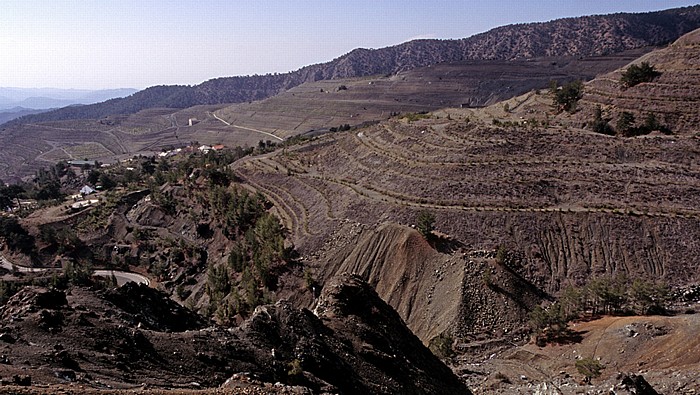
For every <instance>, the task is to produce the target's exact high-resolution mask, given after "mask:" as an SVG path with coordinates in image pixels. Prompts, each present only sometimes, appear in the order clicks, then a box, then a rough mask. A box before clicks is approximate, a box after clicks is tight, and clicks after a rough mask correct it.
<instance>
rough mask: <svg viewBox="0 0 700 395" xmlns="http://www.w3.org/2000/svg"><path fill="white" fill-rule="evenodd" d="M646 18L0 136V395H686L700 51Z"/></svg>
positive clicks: (697, 233) (338, 66) (348, 67)
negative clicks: (608, 33)
mask: <svg viewBox="0 0 700 395" xmlns="http://www.w3.org/2000/svg"><path fill="white" fill-rule="evenodd" d="M697 9H698V7H697V6H696V7H690V8H688V9H682V10H684V11H683V12H680V11H678V12H680V13H681V14H682V16H683V18H685V19H684V20H686V21H687V20H691V19H692V17H693V15H695V13H694V11H696V10H697ZM654 15H656V14H649V15H646V14H645V15H644V16H637V17H635V18H638V19H635V20H637V21H638V22H639V21H642V20H644V21H646V22H648V23H650V24H652V25H654V23H656V24H655V25H654V26H657V27H658V26H665V27H666V28H668V29H661V28H659V29H661V30H659V31H657V37H656V39H644V40H642V39H640V38H639V36H638V35H635V34H631V33H630V32H629V31H628V30H624V29H622V30H623V33H620V34H621V35H622V36H620V38H619V39H620V41H621V42H623V43H622V44H620V45H619V46H615V45H613V44H612V43H611V42H610V41H606V40H602V39H601V40H598V41H599V42H598V43H596V42H594V40H592V39H593V38H595V37H594V36H595V35H592V37H591V40H583V38H582V33H581V32H577V33H576V34H575V35H573V33H572V35H573V36H575V37H574V38H572V39H571V41H570V43H569V44H570V46H569V47H566V48H564V47H560V46H559V45H558V44H557V42H558V41H559V40H554V41H553V42H552V43H550V44H551V45H550V46H548V47H547V48H540V49H537V48H534V47H532V45H534V44H533V43H531V42H529V41H527V40H525V38H523V37H525V36H526V35H527V34H530V33H532V32H533V31H540V30H541V29H545V30H546V28H550V29H555V30H556V31H557V32H559V33H557V34H555V36H556V37H559V38H561V40H564V39H563V38H562V37H564V36H566V35H564V34H563V33H561V31H562V30H565V29H564V27H562V26H563V25H565V24H567V23H569V24H573V26H578V27H581V26H584V27H585V26H589V24H590V23H593V22H591V21H597V22H595V23H594V26H598V25H597V24H599V23H602V24H608V23H611V22H610V20H609V19H607V18H600V19H596V18H595V17H591V18H593V19H590V18H588V19H587V18H583V19H581V20H580V21H579V22H576V21H577V20H576V19H572V20H569V21H568V22H561V21H559V22H557V21H555V22H551V23H549V24H541V25H534V26H532V25H522V26H520V28H519V29H516V28H515V27H513V28H512V29H515V30H511V28H508V29H502V30H501V37H511V38H512V40H511V41H513V42H515V43H518V44H517V45H515V44H513V46H514V47H515V48H514V49H512V50H513V51H514V52H515V53H518V54H519V55H513V56H511V57H506V58H505V59H502V58H501V55H502V54H504V53H507V52H508V51H506V50H504V49H502V48H501V46H502V45H505V44H504V43H505V42H506V41H507V40H505V39H504V40H502V41H500V42H499V46H496V47H491V46H488V45H486V44H485V43H489V42H491V41H489V37H492V36H490V35H488V34H486V35H483V36H475V38H473V39H472V40H471V41H468V42H467V41H464V42H462V44H463V46H464V48H462V50H466V49H469V50H473V51H476V49H474V48H481V49H480V51H481V52H479V54H477V55H474V57H473V58H469V59H465V58H463V57H460V56H457V55H456V54H458V52H450V51H448V50H445V49H444V48H443V47H444V46H447V47H450V48H451V47H452V45H453V44H455V43H453V42H451V41H450V42H445V43H440V42H439V41H438V42H432V41H428V42H418V43H413V44H410V45H407V46H405V47H401V48H404V49H406V48H408V49H406V50H407V51H408V52H406V54H405V56H406V57H407V58H413V57H418V59H419V60H420V61H418V60H416V61H415V62H413V61H411V62H408V61H407V62H408V63H407V64H410V67H409V66H406V67H405V68H404V67H401V65H400V64H398V63H397V64H393V63H391V62H389V63H391V64H390V65H389V66H392V67H394V66H395V69H394V68H391V69H390V70H388V71H385V70H384V68H383V67H389V66H387V65H386V64H385V65H379V64H377V63H376V62H374V61H371V60H368V59H372V58H374V57H378V58H380V59H389V58H392V56H394V55H391V54H393V53H394V52H392V51H396V50H397V48H399V47H391V49H390V50H386V51H383V52H380V51H379V50H377V52H376V53H375V52H372V51H369V52H364V51H361V50H358V51H354V52H353V53H351V54H348V55H347V56H344V57H341V58H339V59H336V60H334V61H333V62H331V63H328V64H325V66H324V67H323V68H322V67H321V66H319V65H316V66H309V68H305V69H302V70H300V71H298V72H296V74H290V75H284V76H282V75H275V76H274V77H275V81H277V79H280V80H283V79H285V78H292V77H291V76H299V75H301V74H304V73H310V72H311V70H317V71H318V78H316V77H314V78H311V77H309V78H303V81H302V80H299V81H296V80H294V81H295V83H291V82H289V81H287V84H286V85H285V87H284V89H282V88H279V87H278V86H277V85H275V84H272V83H269V84H267V83H265V84H263V85H264V86H265V89H262V88H260V89H252V90H251V92H253V93H251V92H247V91H244V90H240V91H236V92H233V91H231V92H228V91H226V90H225V89H223V88H222V89H221V91H217V90H216V89H214V88H212V86H219V87H221V86H225V85H226V84H227V83H231V80H219V81H217V80H212V82H209V83H205V84H202V85H200V86H197V87H193V88H192V89H194V91H196V92H199V94H201V95H205V94H204V93H202V92H206V94H207V95H214V96H216V97H226V98H230V97H233V96H229V95H234V96H235V97H237V98H239V99H241V100H238V99H236V100H226V101H225V102H223V101H222V102H216V103H214V102H213V101H214V100H212V102H206V103H203V102H197V103H195V105H192V106H189V105H188V106H184V108H181V107H179V104H178V105H173V106H157V105H154V106H144V107H143V108H141V107H139V106H134V107H129V110H128V111H126V110H125V111H114V112H111V113H109V114H102V113H101V112H102V111H107V110H106V109H107V108H108V105H107V104H104V105H95V107H89V108H85V109H83V110H85V111H88V112H90V111H93V110H94V111H97V112H99V113H100V116H97V117H92V118H89V117H85V118H84V117H81V116H75V117H73V118H64V116H67V115H66V114H68V113H70V111H73V110H66V111H65V112H60V111H59V112H49V113H45V114H40V116H41V117H49V118H50V117H55V119H49V118H41V117H39V116H37V117H36V118H24V119H22V118H20V119H19V121H13V122H10V123H7V124H4V125H1V126H0V129H2V130H1V131H0V147H2V148H1V149H0V178H2V179H3V181H12V182H14V183H15V187H12V186H9V185H7V186H6V185H3V186H2V189H0V198H2V203H3V204H4V205H5V206H6V207H3V208H4V209H5V210H4V211H6V213H3V215H2V216H0V241H2V244H1V250H0V260H2V265H0V266H1V267H2V268H1V269H0V275H1V279H0V302H2V303H1V304H0V316H2V319H3V325H2V328H0V349H1V351H2V352H1V354H2V357H1V358H0V380H1V381H0V391H2V390H4V389H8V390H10V391H14V392H15V393H21V394H24V393H39V394H44V393H54V392H56V393H92V392H90V391H95V393H111V392H112V391H137V392H136V393H153V394H155V393H160V392H159V391H167V393H174V394H177V393H183V394H189V393H226V394H227V393H280V394H282V393H285V394H286V393H299V394H307V393H345V394H351V393H373V394H374V393H376V394H394V393H416V394H419V393H431V394H432V393H436V394H437V393H440V394H442V393H447V394H449V393H454V394H470V393H471V391H473V392H474V393H494V394H533V393H534V394H578V393H608V392H611V393H615V394H629V393H644V392H639V391H642V390H641V389H640V388H642V387H643V386H644V385H645V384H644V383H646V385H647V386H650V387H653V389H654V390H655V391H659V392H660V393H665V394H671V393H674V394H675V393H678V394H691V393H695V392H697V391H700V382H699V381H698V377H697V371H698V366H699V364H700V361H699V360H698V358H697V355H700V354H699V353H700V343H698V341H697V338H698V333H697V332H698V328H700V326H698V325H699V324H700V321H699V320H700V314H698V313H697V309H698V308H700V291H699V290H698V284H700V226H698V225H699V224H700V193H698V192H699V191H700V163H698V158H700V129H699V127H700V126H698V125H700V118H698V117H699V115H698V114H700V112H698V111H697V104H698V101H699V100H700V94H699V93H698V92H700V85H699V83H700V79H698V78H697V77H698V76H700V64H699V63H698V62H697V59H698V55H699V53H700V30H694V31H691V32H690V33H687V34H683V35H682V36H681V34H680V33H679V34H678V36H675V37H672V38H673V40H672V42H671V43H668V44H664V45H659V44H661V40H662V38H667V39H668V40H671V38H669V37H667V36H666V34H667V33H668V32H669V31H671V30H672V29H671V30H669V29H670V27H669V26H666V25H665V24H664V23H663V20H662V21H661V22H654V19H653V18H652V17H653V16H654ZM674 15H675V14H674ZM624 17H625V16H624V15H623V16H620V18H624ZM646 22H645V23H646ZM640 23H641V22H640ZM613 25H614V24H613ZM625 26H626V25H625ZM627 29H631V28H629V27H627ZM679 29H680V28H679ZM632 30H634V29H632ZM583 31H586V29H583ZM624 32H627V33H624ZM682 33H686V32H685V31H684V32H682ZM624 34H627V35H624ZM668 34H670V33H668ZM516 38H517V39H516ZM480 40H481V41H480ZM467 43H471V44H470V46H467V45H466V44H467ZM474 43H476V44H474ZM479 43H481V44H479ZM423 44H424V45H427V46H428V47H430V48H433V47H440V48H443V51H442V52H439V53H435V54H432V55H430V56H428V55H425V59H428V58H431V59H432V58H437V59H439V61H436V62H434V63H431V61H428V60H425V59H424V58H422V57H420V56H418V53H419V52H420V51H418V50H415V51H413V50H409V49H411V48H413V49H415V48H418V46H420V45H423ZM477 44H479V45H477ZM650 44H654V45H656V46H650ZM467 47H468V48H467ZM421 48H422V46H421ZM465 48H466V49H465ZM494 48H495V49H494ZM498 48H501V50H498ZM516 48H517V51H516ZM555 49H557V51H555ZM613 49H615V51H613ZM491 50H494V51H497V53H498V54H499V55H498V56H496V55H494V54H493V53H492V52H489V51H491ZM489 54H492V55H493V56H488V55H489ZM503 56H505V55H503ZM358 59H360V60H362V62H359V60H358ZM421 59H423V60H424V61H425V62H426V63H427V64H421V62H422V61H423V60H421ZM414 60H415V59H414ZM357 62H359V63H357ZM365 62H366V64H368V65H375V66H373V67H375V68H369V66H367V67H360V65H361V64H365ZM399 63H400V62H399ZM639 64H642V65H646V66H645V67H648V68H649V69H651V70H652V72H651V73H649V76H648V77H649V78H648V79H646V80H644V81H635V82H634V83H631V84H625V83H623V80H624V79H625V76H626V75H628V73H629V72H630V69H633V67H632V65H635V67H636V65H639ZM353 65H354V66H355V67H353ZM367 68H369V69H371V70H374V71H377V70H379V71H381V72H365V71H366V69H367ZM358 70H359V71H358ZM363 70H365V71H363ZM325 73H331V74H332V75H329V76H326V75H325ZM304 75H306V74H304ZM321 77H323V78H321ZM326 77H328V78H326ZM251 78H252V77H251ZM255 78H258V79H256V80H255V81H257V82H256V83H259V82H260V81H267V80H266V79H265V78H263V77H260V76H257V77H255ZM270 78H272V77H270ZM295 78H296V77H295ZM235 81H236V84H238V83H240V84H244V85H245V84H246V83H251V84H253V82H251V81H253V79H251V80H243V79H238V80H235ZM268 82H269V81H268ZM296 82H299V83H298V84H297V83H296ZM217 84H219V85H217ZM261 84H262V83H261ZM266 84H267V85H266ZM156 88H157V89H153V90H151V91H149V93H148V94H150V95H153V96H151V97H150V99H152V100H149V103H161V102H162V103H173V104H175V103H180V102H179V101H178V98H179V96H177V95H174V96H173V95H170V93H172V92H171V91H170V88H168V87H156ZM189 88H190V87H186V88H185V87H177V88H175V87H173V88H172V89H173V90H178V91H182V92H185V91H187V90H188V89H189ZM249 88H250V87H249ZM158 91H160V92H170V93H167V94H165V93H164V94H163V96H162V97H161V96H158V95H156V94H155V92H158ZM144 92H145V91H144ZM246 92H247V93H246ZM144 94H145V93H144ZM183 94H184V93H183ZM248 94H250V95H252V96H250V95H248ZM136 95H138V94H136ZM136 95H135V96H136ZM236 95H238V96H236ZM246 95H248V96H246ZM205 96H206V95H205ZM239 96H240V97H239ZM184 97H186V98H191V97H190V96H187V95H185V96H184ZM207 97H210V96H207ZM212 97H213V96H212ZM199 99H201V97H198V99H197V100H199ZM247 99H250V100H247ZM129 100H136V99H134V97H133V96H132V97H131V98H130V99H129ZM188 100H189V99H188ZM193 100H194V99H193ZM197 100H195V101H197ZM207 100H208V99H207ZM202 101H206V100H202ZM115 103H116V104H115ZM119 103H121V104H119ZM125 103H127V104H128V103H131V102H130V101H128V100H127V101H119V102H112V103H108V104H110V105H118V106H122V105H123V106H127V104H125ZM136 107H139V108H136ZM125 108H126V107H125ZM132 110H133V111H132ZM86 113H87V112H86ZM75 160H77V161H79V162H78V163H70V162H68V161H75ZM82 160H85V161H84V162H83V161H82ZM92 160H96V161H97V163H92ZM84 186H90V190H88V191H87V192H81V193H78V191H81V190H82V188H83V187H84ZM93 187H94V189H93ZM83 195H84V196H83ZM46 196H49V197H46ZM83 199H86V200H87V201H88V202H89V203H87V204H86V205H85V206H79V207H72V205H73V204H76V203H79V202H81V201H83ZM90 199H92V200H90ZM45 269H52V270H45ZM59 269H60V270H59ZM113 270H117V273H118V274H119V278H117V277H115V276H110V275H108V274H110V273H112V271H113ZM130 278H134V279H137V280H138V281H136V282H133V281H127V280H129V279H130ZM137 283H141V284H137ZM630 383H631V384H630ZM35 388H36V389H37V392H31V391H34V389H35ZM171 390H172V391H174V392H170V391H171ZM103 391H104V392H103ZM604 391H607V392H604ZM648 393H656V392H648Z"/></svg>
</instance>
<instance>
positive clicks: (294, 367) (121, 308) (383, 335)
mask: <svg viewBox="0 0 700 395" xmlns="http://www.w3.org/2000/svg"><path fill="white" fill-rule="evenodd" d="M49 296H53V298H52V299H51V300H52V301H53V302H52V301H49V300H48V299H47V298H48V297H49ZM0 316H1V317H2V319H3V327H2V333H3V339H4V340H3V341H4V347H5V350H4V351H3V353H4V357H5V359H6V361H7V363H5V364H0V376H2V377H12V376H13V375H17V374H23V375H26V374H31V376H32V383H36V384H47V383H64V382H67V381H70V382H79V383H82V384H83V385H87V386H92V387H96V388H99V387H102V388H104V386H105V385H111V386H123V385H128V384H129V383H146V384H149V385H154V386H159V387H170V388H173V387H182V386H193V385H195V384H196V387H200V386H204V387H214V386H219V385H221V384H223V383H224V382H226V387H233V388H236V387H238V386H243V385H245V386H246V387H248V386H250V385H257V386H262V387H266V386H268V385H271V384H266V383H276V382H281V383H284V384H287V385H290V386H297V387H304V388H307V389H310V390H312V391H313V393H319V392H333V393H342V394H354V393H371V394H396V393H402V394H469V393H470V392H469V390H468V389H467V388H466V387H465V385H464V384H463V383H461V382H460V381H459V379H458V378H457V377H456V376H455V375H454V374H453V373H452V371H450V369H449V368H447V366H445V365H444V364H443V363H442V362H441V361H440V360H439V359H438V358H437V357H435V356H434V355H432V354H431V353H430V351H429V350H428V349H427V348H426V347H424V346H423V345H422V344H421V342H420V340H419V339H418V338H417V337H416V336H415V335H413V334H412V333H411V331H410V330H409V329H408V328H407V327H406V326H405V324H404V323H403V321H402V320H401V318H400V317H399V315H398V314H397V313H396V312H395V311H394V310H393V309H392V308H391V307H389V305H387V304H386V303H385V302H383V301H382V300H381V299H380V298H379V296H378V295H377V293H376V292H375V291H374V290H373V289H372V288H371V287H370V286H369V285H368V284H367V283H365V282H363V281H362V280H360V279H359V278H358V277H356V276H352V275H342V276H339V277H337V278H335V279H333V280H332V281H330V282H329V284H328V285H327V286H326V288H325V289H324V291H323V292H322V294H321V295H320V297H319V299H318V306H317V308H316V312H315V314H314V313H312V312H311V311H309V310H306V309H296V308H294V307H292V306H291V305H290V304H289V303H287V302H279V303H277V304H275V305H266V306H260V307H258V308H257V309H256V310H255V312H254V314H253V315H252V316H251V317H250V318H249V319H248V320H246V321H244V322H243V324H242V325H241V326H240V327H238V328H222V327H213V326H206V325H208V324H207V323H206V322H205V321H204V320H203V319H202V318H201V317H198V316H196V315H195V314H194V313H192V312H190V311H188V310H187V309H185V308H183V307H181V306H179V305H177V304H175V303H173V302H172V301H171V300H169V299H168V298H167V295H165V294H163V293H162V292H159V291H156V290H153V289H149V288H147V287H145V286H135V285H128V286H125V287H122V288H120V289H116V290H107V291H103V292H96V291H94V290H91V289H87V288H73V289H71V290H70V291H68V292H62V291H48V290H46V289H44V288H39V287H34V288H31V287H28V288H25V289H23V290H21V291H19V292H18V293H17V294H16V295H14V296H13V297H12V298H11V299H10V300H9V301H8V302H7V303H6V304H5V305H4V306H2V308H0ZM10 338H11V339H12V341H6V340H7V339H10ZM243 377H245V378H246V379H245V380H243V379H242V378H243ZM229 378H231V379H230V380H227V379H229ZM193 383H194V384H193ZM251 383H253V384H251ZM256 383H257V384H256ZM282 387H285V386H284V385H282V386H281V387H280V388H282ZM266 388H267V387H266ZM285 388H287V387H285ZM278 389H279V388H278ZM299 389H300V390H301V389H303V388H299ZM280 391H281V390H280Z"/></svg>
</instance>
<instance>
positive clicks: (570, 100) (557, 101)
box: [552, 81, 583, 112]
mask: <svg viewBox="0 0 700 395" xmlns="http://www.w3.org/2000/svg"><path fill="white" fill-rule="evenodd" d="M552 93H553V94H554V105H555V106H556V107H557V108H558V109H560V110H562V111H566V112H574V111H575V110H576V104H578V101H579V100H581V97H583V83H582V82H581V81H573V82H569V83H568V84H565V85H563V86H562V87H556V85H555V88H554V89H553V92H552Z"/></svg>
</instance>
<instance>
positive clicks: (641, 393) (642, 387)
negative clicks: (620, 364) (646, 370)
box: [620, 374, 659, 395]
mask: <svg viewBox="0 0 700 395" xmlns="http://www.w3.org/2000/svg"><path fill="white" fill-rule="evenodd" d="M620 387H622V388H623V389H626V390H627V391H628V392H629V393H631V394H636V395H659V393H658V392H656V390H655V389H654V388H653V387H652V386H651V385H649V383H647V381H646V380H645V379H644V376H642V375H636V374H631V375H629V376H625V377H623V378H622V382H621V383H620Z"/></svg>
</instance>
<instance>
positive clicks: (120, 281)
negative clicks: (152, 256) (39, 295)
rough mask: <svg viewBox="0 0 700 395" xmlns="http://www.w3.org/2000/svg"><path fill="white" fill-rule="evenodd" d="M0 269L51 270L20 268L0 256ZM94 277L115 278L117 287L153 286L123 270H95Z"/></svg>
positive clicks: (144, 278) (37, 271)
mask: <svg viewBox="0 0 700 395" xmlns="http://www.w3.org/2000/svg"><path fill="white" fill-rule="evenodd" d="M0 267H2V268H3V269H6V270H10V271H12V270H17V271H18V272H20V273H41V272H45V271H47V270H51V269H50V268H45V267H27V266H20V265H15V264H13V263H12V262H10V261H9V260H8V259H7V258H5V256H3V255H1V254H0ZM93 276H98V277H111V276H114V277H115V278H116V279H117V285H119V286H122V285H124V284H126V283H128V282H134V283H137V284H146V285H148V286H150V285H151V280H150V279H149V278H148V277H146V276H143V275H141V274H137V273H132V272H124V271H121V270H95V271H94V273H93Z"/></svg>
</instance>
